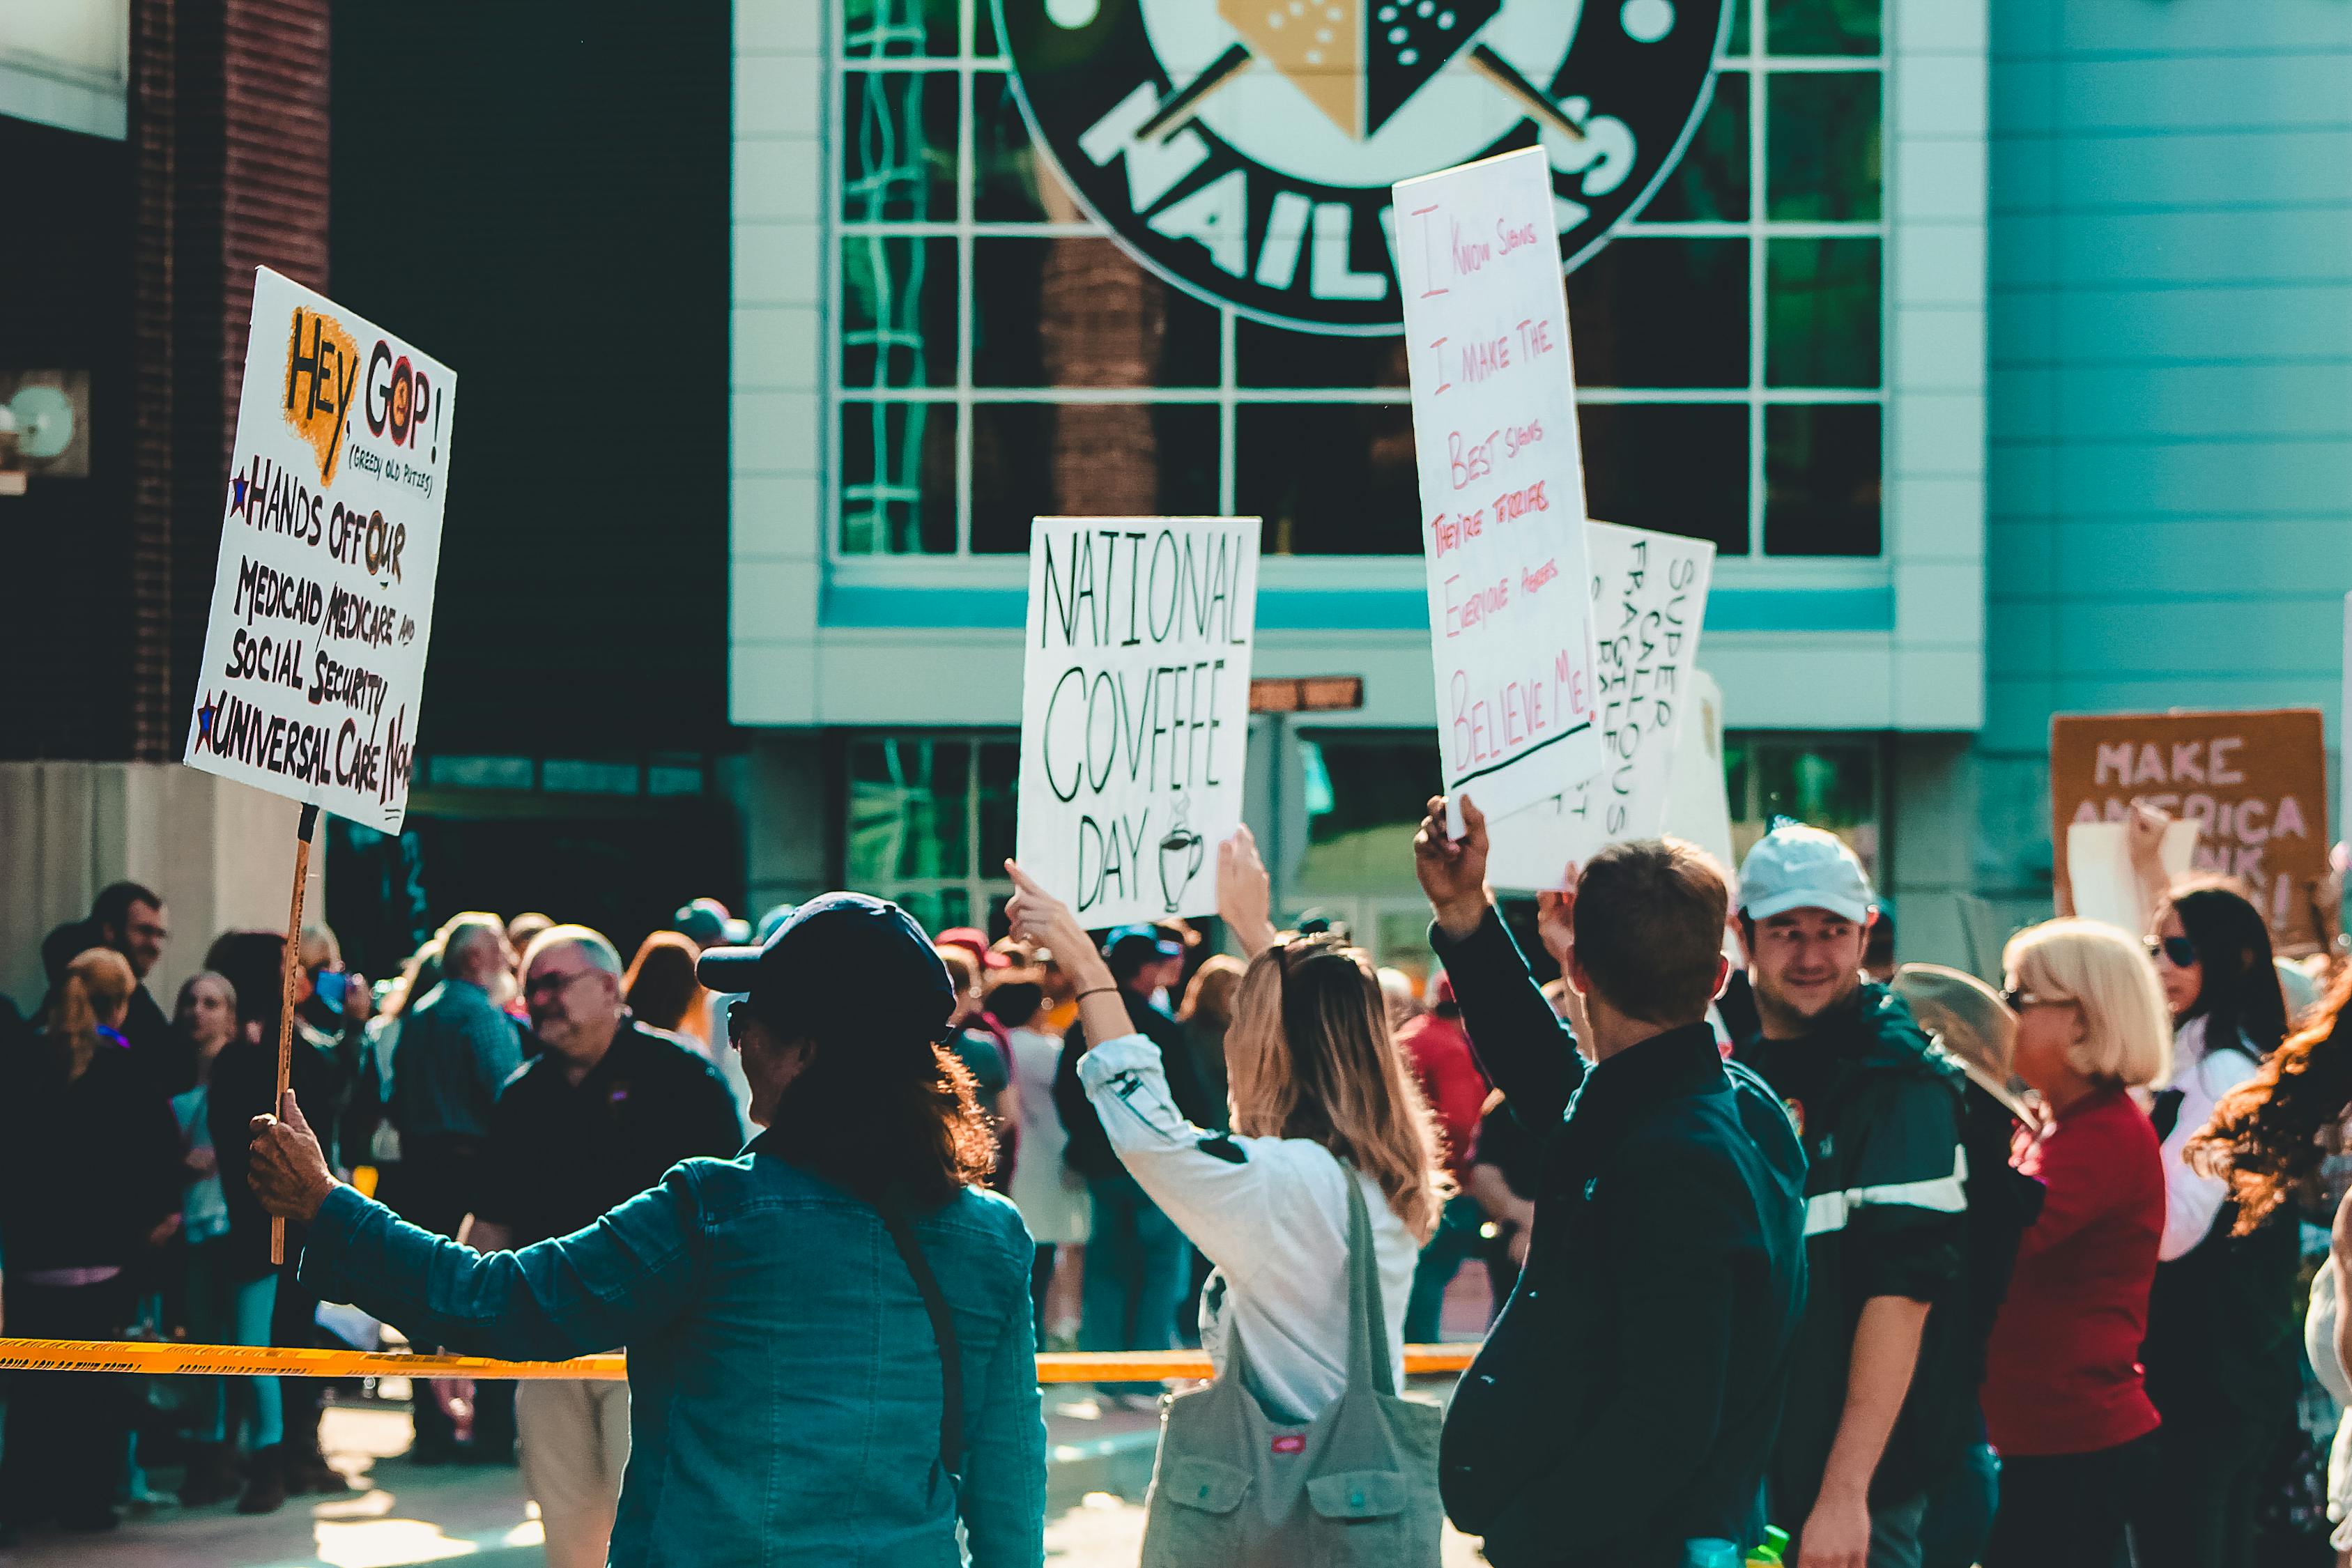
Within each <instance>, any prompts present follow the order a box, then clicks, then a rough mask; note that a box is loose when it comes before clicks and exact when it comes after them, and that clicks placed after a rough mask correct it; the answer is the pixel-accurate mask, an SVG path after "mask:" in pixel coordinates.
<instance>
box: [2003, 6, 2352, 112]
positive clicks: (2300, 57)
mask: <svg viewBox="0 0 2352 1568" xmlns="http://www.w3.org/2000/svg"><path fill="white" fill-rule="evenodd" d="M2274 4H2276V0H2263V8H2266V7H2267V6H2268V5H2274ZM2237 9H2240V10H2242V11H2252V10H2254V9H2257V7H2255V6H2251V5H2249V6H2241V7H2237ZM2044 68H2046V69H2053V70H2054V69H2058V68H2060V67H2058V66H2057V64H2056V62H2054V61H2053V62H2051V63H2050V64H2049V65H2047V66H2046V67H2044ZM2063 70H2064V72H2065V82H2066V90H2065V92H2064V93H2063V95H2062V96H2061V99H2060V101H2059V104H2058V112H2057V119H2056V123H2057V124H2058V125H2059V126H2061V127H2063V128H2064V129H2066V130H2070V131H2158V132H2182V131H2231V130H2239V129H2243V128H2246V127H2250V126H2251V127H2263V128H2279V127H2290V126H2292V127H2300V128H2304V129H2315V128H2318V127H2321V126H2330V125H2333V126H2341V125H2342V124H2344V123H2345V121H2346V120H2347V114H2346V112H2345V110H2346V100H2347V89H2346V85H2345V84H2346V82H2347V80H2352V55H2347V54H2346V53H2344V52H2343V51H2341V50H2335V49H2313V48H2299V49H2294V50H2287V51H2281V52H2277V53H2259V54H2257V53H2247V54H2234V53H2232V54H2221V53H2212V54H2201V55H2154V56H2137V57H2132V58H2120V59H2117V58H2107V59H2076V60H2069V61H2067V62H2066V64H2065V65H2064V67H2063Z"/></svg>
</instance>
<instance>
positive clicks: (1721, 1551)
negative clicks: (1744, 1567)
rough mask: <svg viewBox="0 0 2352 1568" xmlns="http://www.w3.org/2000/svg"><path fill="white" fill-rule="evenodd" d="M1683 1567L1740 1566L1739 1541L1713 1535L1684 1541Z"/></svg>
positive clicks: (1732, 1567) (1737, 1567)
mask: <svg viewBox="0 0 2352 1568" xmlns="http://www.w3.org/2000/svg"><path fill="white" fill-rule="evenodd" d="M1683 1568H1740V1563H1739V1543H1738V1542H1736V1541H1726V1540H1724V1539H1722V1538H1721V1537H1720V1536H1714V1535H1707V1536H1701V1537H1700V1538H1698V1539H1697V1540H1696V1541H1685V1542H1683Z"/></svg>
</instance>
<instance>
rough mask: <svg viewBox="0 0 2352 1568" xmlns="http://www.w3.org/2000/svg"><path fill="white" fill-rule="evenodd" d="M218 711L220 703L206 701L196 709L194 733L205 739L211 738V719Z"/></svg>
mask: <svg viewBox="0 0 2352 1568" xmlns="http://www.w3.org/2000/svg"><path fill="white" fill-rule="evenodd" d="M219 712H220V705H219V704H218V703H215V702H207V703H205V705H204V706H203V707H201V708H199V709H197V710H196V733H197V734H199V735H201V736H203V737H204V738H205V740H207V741H209V740H211V739H212V738H213V719H214V716H215V715H216V714H217V713H219Z"/></svg>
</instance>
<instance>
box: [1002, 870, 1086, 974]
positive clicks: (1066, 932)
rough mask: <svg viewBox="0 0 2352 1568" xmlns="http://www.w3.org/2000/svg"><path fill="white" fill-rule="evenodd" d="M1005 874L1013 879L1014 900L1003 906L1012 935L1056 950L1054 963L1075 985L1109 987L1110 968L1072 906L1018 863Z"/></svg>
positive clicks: (1005, 871)
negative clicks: (1056, 896) (1051, 891)
mask: <svg viewBox="0 0 2352 1568" xmlns="http://www.w3.org/2000/svg"><path fill="white" fill-rule="evenodd" d="M1004 873H1005V875H1006V876H1008V877H1010V878H1012V879H1013V898H1012V900H1011V901H1010V902H1009V903H1007V904H1006V905H1005V906H1004V918H1005V919H1006V920H1007V921H1011V922H1012V925H1013V935H1014V936H1017V937H1019V938H1020V939H1021V940H1022V941H1024V942H1034V943H1035V944H1037V945H1039V946H1042V947H1048V948H1051V949H1053V952H1054V962H1055V963H1056V964H1058V965H1059V966H1060V968H1061V971H1062V973H1064V974H1066V975H1068V976H1069V977H1070V981H1071V983H1072V984H1076V985H1080V986H1087V985H1093V984H1098V983H1099V984H1108V983H1109V980H1110V970H1109V967H1108V965H1106V964H1105V963H1103V959H1102V954H1101V953H1099V952H1097V951H1095V944H1094V941H1093V939H1092V938H1090V937H1088V936H1087V931H1086V928H1085V927H1084V926H1082V925H1080V924H1079V923H1078V917H1077V916H1076V915H1075V914H1072V913H1071V912H1070V906H1069V905H1067V904H1066V903H1064V902H1063V901H1062V900H1059V899H1057V898H1055V896H1054V895H1053V894H1051V893H1049V892H1047V891H1046V890H1045V887H1044V885H1043V884H1041V883H1040V882H1039V881H1038V880H1037V879H1036V878H1034V877H1032V876H1031V875H1030V874H1029V873H1028V872H1026V871H1024V870H1023V869H1022V868H1021V863H1020V862H1019V861H1017V860H1007V861H1006V862H1005V863H1004Z"/></svg>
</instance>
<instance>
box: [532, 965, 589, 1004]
mask: <svg viewBox="0 0 2352 1568" xmlns="http://www.w3.org/2000/svg"><path fill="white" fill-rule="evenodd" d="M595 973H602V972H601V971H598V970H593V969H575V970H573V971H572V972H571V973H569V974H542V975H540V976H539V977H538V978H537V979H535V980H530V981H527V982H525V983H524V984H523V988H522V994H523V996H524V997H525V999H527V1000H529V1001H532V1002H541V1001H546V1002H551V1001H553V1000H554V999H555V998H556V997H558V996H561V995H562V994H563V993H564V992H565V990H566V989H568V988H569V987H570V986H571V984H572V982H573V981H575V980H585V979H587V978H588V976H590V975H591V974H595Z"/></svg>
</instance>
